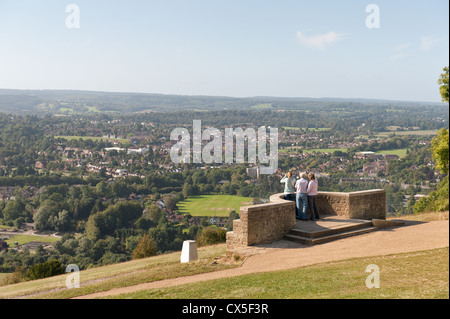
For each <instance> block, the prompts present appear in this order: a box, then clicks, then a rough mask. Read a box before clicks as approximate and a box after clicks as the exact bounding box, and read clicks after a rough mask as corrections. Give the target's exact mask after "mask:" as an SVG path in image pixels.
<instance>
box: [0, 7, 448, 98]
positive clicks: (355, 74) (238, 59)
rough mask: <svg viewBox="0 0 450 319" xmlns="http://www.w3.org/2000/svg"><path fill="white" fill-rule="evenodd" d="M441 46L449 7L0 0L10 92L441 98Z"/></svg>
mask: <svg viewBox="0 0 450 319" xmlns="http://www.w3.org/2000/svg"><path fill="white" fill-rule="evenodd" d="M370 5H372V6H370ZM374 5H375V6H374ZM448 47H449V2H448V1H447V0H427V1H425V0H421V1H417V0H410V1H404V0H395V1H386V0H367V1H364V0H342V1H336V0H334V1H329V0H316V1H301V0H277V1H269V0H264V1H261V0H189V1H186V0H146V1H144V0H127V1H124V0H120V1H119V0H90V1H85V0H70V1H64V0H40V1H35V0H34V1H31V0H0V88H8V89H72V90H91V91H109V92H142V93H162V94H182V95H214V96H232V97H252V96H278V97H312V98H322V97H339V98H369V99H389V100H407V101H427V102H440V101H441V97H440V95H439V89H438V84H437V79H438V78H439V75H440V74H441V73H442V69H443V68H444V66H447V65H448V64H449V49H448Z"/></svg>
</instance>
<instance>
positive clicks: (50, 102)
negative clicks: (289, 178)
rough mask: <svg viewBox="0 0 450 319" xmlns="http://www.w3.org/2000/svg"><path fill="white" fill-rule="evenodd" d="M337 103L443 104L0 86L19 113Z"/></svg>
mask: <svg viewBox="0 0 450 319" xmlns="http://www.w3.org/2000/svg"><path fill="white" fill-rule="evenodd" d="M337 104H350V105H351V104H356V105H358V104H361V105H374V106H376V105H381V104H383V105H391V104H392V105H414V106H419V105H427V106H433V105H435V106H441V107H442V106H443V104H442V103H437V102H410V101H391V100H375V99H360V98H348V99H344V98H307V97H298V98H286V97H248V98H236V97H223V96H195V95H192V96H188V95H165V94H150V93H123V92H100V91H77V90H13V89H0V112H5V113H19V114H73V113H97V112H104V113H135V112H171V111H180V110H198V111H207V110H250V109H261V108H263V109H268V108H269V109H280V110H285V109H305V108H311V107H326V106H328V105H330V106H336V105H337Z"/></svg>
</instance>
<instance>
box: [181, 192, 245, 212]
mask: <svg viewBox="0 0 450 319" xmlns="http://www.w3.org/2000/svg"><path fill="white" fill-rule="evenodd" d="M251 201H252V198H251V197H241V196H234V195H200V196H192V197H189V198H188V199H186V200H184V201H182V202H179V203H177V206H178V208H179V212H180V213H182V214H187V213H189V214H191V215H192V216H216V217H228V215H229V214H230V212H231V211H232V210H234V211H236V212H237V213H239V211H240V207H241V206H249V205H251Z"/></svg>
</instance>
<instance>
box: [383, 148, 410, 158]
mask: <svg viewBox="0 0 450 319" xmlns="http://www.w3.org/2000/svg"><path fill="white" fill-rule="evenodd" d="M407 150H408V149H407V148H401V149H397V150H383V151H378V152H375V153H376V154H394V155H398V156H399V157H400V158H403V157H405V156H406V151H407Z"/></svg>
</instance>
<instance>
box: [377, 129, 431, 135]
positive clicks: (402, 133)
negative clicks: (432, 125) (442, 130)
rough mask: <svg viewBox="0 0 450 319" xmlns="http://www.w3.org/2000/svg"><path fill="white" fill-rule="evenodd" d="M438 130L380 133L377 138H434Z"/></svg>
mask: <svg viewBox="0 0 450 319" xmlns="http://www.w3.org/2000/svg"><path fill="white" fill-rule="evenodd" d="M437 132H438V130H418V131H389V132H380V133H378V134H377V135H376V136H390V135H391V134H395V135H401V136H404V135H418V136H432V135H436V134H437Z"/></svg>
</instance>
